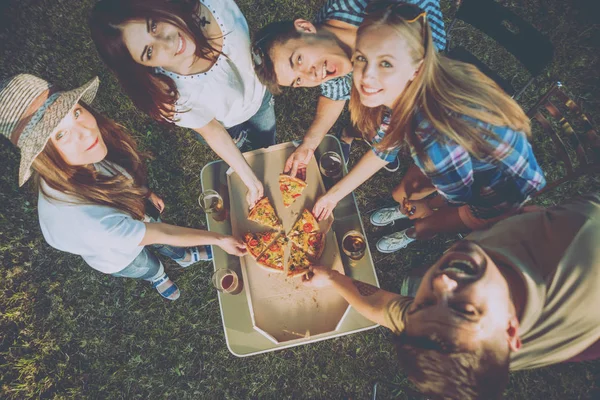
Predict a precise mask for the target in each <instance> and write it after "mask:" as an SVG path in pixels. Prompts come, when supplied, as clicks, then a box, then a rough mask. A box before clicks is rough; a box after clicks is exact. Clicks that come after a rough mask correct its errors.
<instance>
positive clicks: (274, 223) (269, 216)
mask: <svg viewBox="0 0 600 400" xmlns="http://www.w3.org/2000/svg"><path fill="white" fill-rule="evenodd" d="M248 219H249V220H250V221H254V222H258V223H259V224H261V225H265V226H268V227H270V228H273V229H277V230H281V229H282V225H281V221H280V220H279V217H278V216H277V214H276V213H275V209H274V208H273V206H272V205H271V202H270V201H269V198H268V197H266V196H265V197H263V198H262V199H260V200H259V201H258V203H256V205H255V206H254V207H252V209H251V210H250V212H249V213H248Z"/></svg>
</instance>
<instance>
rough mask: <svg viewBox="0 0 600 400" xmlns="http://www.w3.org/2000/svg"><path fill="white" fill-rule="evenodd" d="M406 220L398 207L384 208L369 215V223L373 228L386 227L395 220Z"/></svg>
mask: <svg viewBox="0 0 600 400" xmlns="http://www.w3.org/2000/svg"><path fill="white" fill-rule="evenodd" d="M403 218H408V216H406V215H404V214H402V213H401V212H400V208H399V206H393V207H384V208H382V209H379V210H377V211H375V212H374V213H373V214H371V218H370V220H371V223H372V224H373V225H375V226H386V225H389V224H391V223H392V222H394V221H396V220H397V219H403Z"/></svg>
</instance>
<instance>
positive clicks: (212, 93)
mask: <svg viewBox="0 0 600 400" xmlns="http://www.w3.org/2000/svg"><path fill="white" fill-rule="evenodd" d="M200 1H201V3H202V4H204V5H205V6H206V7H207V8H208V9H209V10H210V12H211V13H212V14H213V16H214V18H215V20H216V21H217V22H218V23H219V28H220V29H221V32H222V33H223V48H222V50H221V51H222V53H224V54H225V55H227V57H225V55H223V54H221V55H220V56H219V58H218V59H217V61H216V62H215V64H214V65H213V66H212V68H211V69H210V70H208V71H206V72H202V73H199V74H194V75H179V74H176V73H174V72H170V71H166V70H164V69H162V68H160V67H159V68H156V69H155V71H156V72H157V73H161V74H165V75H166V76H168V77H170V78H171V79H173V81H174V82H175V84H176V86H177V91H178V92H179V99H178V100H177V103H176V110H177V113H176V114H175V119H176V120H177V122H176V125H179V126H182V127H184V128H191V129H197V128H202V127H204V126H205V125H206V124H208V123H209V122H210V121H212V120H213V119H216V120H217V121H219V122H220V123H221V124H223V126H224V127H225V128H231V127H232V126H235V125H239V124H241V123H242V122H246V121H247V120H249V119H250V118H251V117H252V116H253V115H254V114H256V112H257V111H258V109H259V108H260V106H261V104H262V99H263V96H264V94H265V90H266V88H265V86H263V84H262V83H260V81H259V80H258V77H257V76H256V73H255V72H254V68H253V64H252V57H251V55H250V33H249V30H248V23H247V22H246V18H244V15H243V14H242V12H241V11H240V9H239V8H238V6H237V4H235V2H234V1H233V0H200ZM185 111H187V112H185Z"/></svg>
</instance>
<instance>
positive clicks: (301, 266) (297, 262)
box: [287, 243, 312, 276]
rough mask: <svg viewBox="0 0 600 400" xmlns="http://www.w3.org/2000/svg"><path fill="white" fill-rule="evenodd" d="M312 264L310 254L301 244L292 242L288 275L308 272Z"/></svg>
mask: <svg viewBox="0 0 600 400" xmlns="http://www.w3.org/2000/svg"><path fill="white" fill-rule="evenodd" d="M311 265H312V261H311V259H310V258H309V257H308V254H306V253H305V252H304V250H302V248H300V247H299V246H297V245H296V244H294V243H292V248H291V250H290V259H289V261H288V273H287V276H300V275H304V274H306V273H307V272H308V269H309V268H310V266H311Z"/></svg>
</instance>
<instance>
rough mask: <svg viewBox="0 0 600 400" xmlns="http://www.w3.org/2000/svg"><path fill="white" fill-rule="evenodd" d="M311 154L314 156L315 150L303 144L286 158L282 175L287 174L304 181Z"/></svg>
mask: <svg viewBox="0 0 600 400" xmlns="http://www.w3.org/2000/svg"><path fill="white" fill-rule="evenodd" d="M313 154H315V149H314V148H313V147H311V146H309V145H307V144H306V143H304V142H303V143H302V144H301V145H300V146H298V148H297V149H296V150H294V152H293V153H292V154H291V155H290V156H289V157H288V159H287V161H286V162H285V167H284V168H283V173H284V174H289V175H290V176H292V177H296V176H297V177H298V178H300V179H303V180H304V179H306V166H307V165H308V162H309V161H310V159H311V158H312V156H313Z"/></svg>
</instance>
